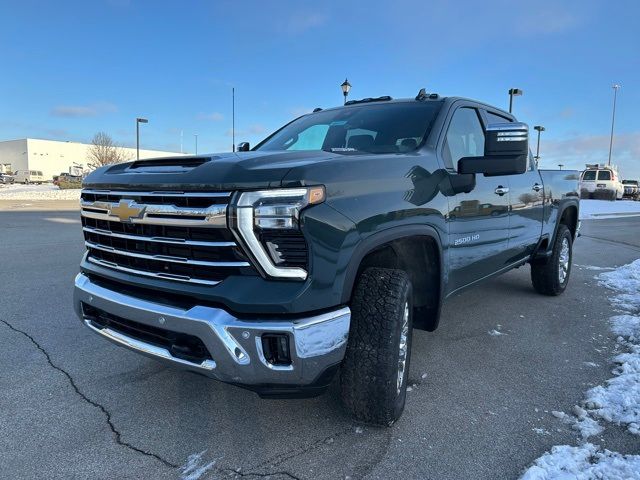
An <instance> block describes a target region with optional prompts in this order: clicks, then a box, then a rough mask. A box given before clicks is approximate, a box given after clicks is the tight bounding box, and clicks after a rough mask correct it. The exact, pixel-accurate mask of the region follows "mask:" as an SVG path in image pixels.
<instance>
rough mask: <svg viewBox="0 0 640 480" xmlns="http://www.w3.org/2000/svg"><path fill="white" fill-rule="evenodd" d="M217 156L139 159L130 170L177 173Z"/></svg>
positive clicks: (136, 171)
mask: <svg viewBox="0 0 640 480" xmlns="http://www.w3.org/2000/svg"><path fill="white" fill-rule="evenodd" d="M214 158H217V157H172V158H152V159H150V160H138V161H135V162H133V163H132V164H131V165H130V166H129V168H127V170H128V171H134V172H135V173H176V172H186V171H189V170H191V169H193V168H196V167H199V166H200V165H202V164H203V163H206V162H208V161H210V160H213V159H214Z"/></svg>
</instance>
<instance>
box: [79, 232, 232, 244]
mask: <svg viewBox="0 0 640 480" xmlns="http://www.w3.org/2000/svg"><path fill="white" fill-rule="evenodd" d="M82 230H83V231H85V232H88V233H95V234H97V235H106V236H109V237H115V238H122V239H125V240H137V241H140V242H156V243H170V244H172V245H188V246H192V247H235V246H236V242H204V241H199V240H184V239H182V238H169V237H144V236H142V235H127V234H126V233H117V232H112V231H111V230H103V229H101V228H91V227H82Z"/></svg>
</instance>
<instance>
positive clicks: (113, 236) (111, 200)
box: [80, 189, 256, 285]
mask: <svg viewBox="0 0 640 480" xmlns="http://www.w3.org/2000/svg"><path fill="white" fill-rule="evenodd" d="M229 197H230V193H227V192H212V193H203V192H193V193H191V192H139V191H135V192H120V191H102V190H89V189H85V190H83V191H82V194H81V202H80V204H81V214H82V230H83V233H84V238H85V245H86V247H87V251H88V253H87V260H88V261H89V262H92V263H95V264H97V265H101V266H103V267H107V268H111V269H114V270H119V271H123V272H127V273H132V274H136V275H142V276H146V277H155V278H163V279H169V280H174V281H181V282H189V283H194V284H204V285H216V284H217V283H219V282H221V281H222V280H224V279H225V278H226V277H227V276H229V275H244V274H256V272H255V270H254V269H253V268H252V267H251V265H250V263H249V262H248V261H247V258H246V257H245V255H244V253H243V251H242V249H241V248H240V247H239V246H238V245H237V244H236V242H235V239H234V237H233V234H232V233H231V231H230V230H229V229H228V228H227V218H226V212H227V204H228V201H229Z"/></svg>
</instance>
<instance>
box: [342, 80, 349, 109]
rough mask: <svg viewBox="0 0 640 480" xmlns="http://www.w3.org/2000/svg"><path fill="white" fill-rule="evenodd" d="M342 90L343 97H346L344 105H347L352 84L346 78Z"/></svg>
mask: <svg viewBox="0 0 640 480" xmlns="http://www.w3.org/2000/svg"><path fill="white" fill-rule="evenodd" d="M340 88H341V89H342V95H344V103H347V95H349V90H351V84H350V83H349V80H347V79H346V78H345V79H344V82H342V85H340Z"/></svg>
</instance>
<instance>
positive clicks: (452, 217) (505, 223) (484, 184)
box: [441, 103, 509, 291]
mask: <svg viewBox="0 0 640 480" xmlns="http://www.w3.org/2000/svg"><path fill="white" fill-rule="evenodd" d="M484 141H485V136H484V126H483V122H482V120H481V117H480V112H479V110H478V109H477V108H476V107H475V105H473V104H470V103H462V104H461V105H460V106H459V107H458V108H456V109H455V110H454V112H453V114H452V115H451V117H450V119H449V123H448V126H447V128H446V134H445V138H444V142H443V145H442V150H441V155H442V159H443V162H444V164H445V165H446V166H447V167H448V169H449V170H452V171H455V170H456V169H457V165H458V160H459V159H460V158H462V157H479V156H483V155H484ZM508 192H509V178H508V176H496V177H485V176H484V175H476V187H475V188H474V189H473V190H472V191H471V192H470V193H460V194H457V195H455V196H453V197H449V214H448V220H449V222H448V223H449V249H448V255H449V266H450V270H449V271H450V274H449V282H448V290H449V291H453V290H455V289H457V288H460V287H462V286H465V285H468V284H470V283H473V282H475V281H477V280H479V279H481V278H483V277H485V276H487V275H490V274H492V273H494V272H496V271H497V270H500V269H501V268H502V267H504V266H505V265H506V264H507V261H508V255H507V246H508V235H509V193H508Z"/></svg>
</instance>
